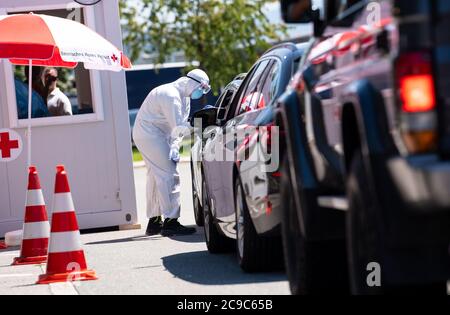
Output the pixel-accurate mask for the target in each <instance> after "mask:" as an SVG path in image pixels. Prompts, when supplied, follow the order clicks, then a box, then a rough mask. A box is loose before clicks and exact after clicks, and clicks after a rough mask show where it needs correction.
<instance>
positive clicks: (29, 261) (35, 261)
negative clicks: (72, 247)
mask: <svg viewBox="0 0 450 315" xmlns="http://www.w3.org/2000/svg"><path fill="white" fill-rule="evenodd" d="M46 262H47V256H36V257H28V258H20V257H16V258H14V262H13V263H12V266H23V265H39V264H45V263H46Z"/></svg>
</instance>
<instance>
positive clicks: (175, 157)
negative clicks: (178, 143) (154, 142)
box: [169, 148, 180, 163]
mask: <svg viewBox="0 0 450 315" xmlns="http://www.w3.org/2000/svg"><path fill="white" fill-rule="evenodd" d="M169 159H170V160H171V161H172V162H174V163H178V162H180V152H179V150H178V149H177V148H171V149H170V152H169Z"/></svg>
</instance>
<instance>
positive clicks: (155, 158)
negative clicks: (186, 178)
mask: <svg viewBox="0 0 450 315" xmlns="http://www.w3.org/2000/svg"><path fill="white" fill-rule="evenodd" d="M210 90H211V87H210V85H209V77H208V75H207V74H206V73H205V72H204V71H202V70H199V69H196V70H192V71H191V72H189V73H188V74H187V75H186V76H184V77H181V78H180V79H178V80H177V81H175V82H173V83H169V84H165V85H162V86H159V87H157V88H155V89H154V90H152V91H151V92H150V94H149V95H148V96H147V98H146V99H145V101H144V103H143V104H142V106H141V109H140V110H139V113H138V115H137V117H136V123H135V126H134V129H133V139H134V142H135V144H136V146H137V148H138V149H139V151H140V152H141V154H142V156H143V158H144V161H145V164H146V167H147V216H148V218H149V223H148V226H147V231H146V234H147V235H149V236H150V235H156V234H159V233H161V235H163V236H171V235H188V234H192V233H195V232H196V230H195V228H188V227H184V226H182V225H181V224H180V223H179V222H178V218H179V217H180V208H181V207H180V176H179V173H178V170H177V164H178V162H179V161H180V154H179V149H180V145H181V140H182V137H181V136H180V132H179V131H180V128H183V127H184V128H189V127H190V125H189V123H188V118H189V113H190V99H200V98H201V97H203V95H205V94H207V93H209V91H210ZM162 216H164V221H163V220H162Z"/></svg>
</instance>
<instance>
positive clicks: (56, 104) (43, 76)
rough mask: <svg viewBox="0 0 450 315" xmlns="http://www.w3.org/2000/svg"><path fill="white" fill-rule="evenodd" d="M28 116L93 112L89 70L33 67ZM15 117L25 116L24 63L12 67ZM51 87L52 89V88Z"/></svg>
mask: <svg viewBox="0 0 450 315" xmlns="http://www.w3.org/2000/svg"><path fill="white" fill-rule="evenodd" d="M32 72H33V75H32V81H31V82H32V87H33V92H32V93H33V95H32V110H31V117H32V118H43V117H57V116H72V115H73V116H76V115H83V114H92V113H94V106H93V102H92V93H91V82H90V77H89V71H88V70H86V69H84V67H83V66H82V65H78V66H77V68H75V69H64V68H44V67H33V71H32ZM14 85H15V88H16V102H17V116H18V117H17V118H18V119H27V118H28V67H25V66H16V67H14ZM52 89H53V90H52Z"/></svg>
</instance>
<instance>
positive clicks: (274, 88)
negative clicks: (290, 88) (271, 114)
mask: <svg viewBox="0 0 450 315" xmlns="http://www.w3.org/2000/svg"><path fill="white" fill-rule="evenodd" d="M280 72H281V63H280V62H278V61H276V62H275V63H274V64H273V66H272V67H271V69H270V71H269V74H268V75H267V77H266V81H265V82H264V85H263V88H262V97H263V104H264V106H267V105H269V104H270V103H271V102H272V100H273V99H274V98H275V96H276V95H277V93H278V81H279V78H280Z"/></svg>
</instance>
